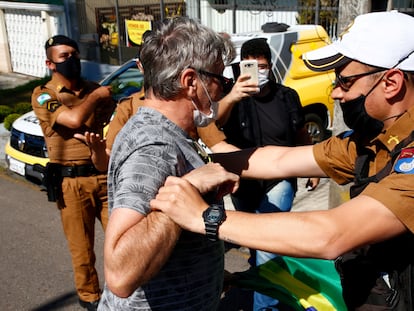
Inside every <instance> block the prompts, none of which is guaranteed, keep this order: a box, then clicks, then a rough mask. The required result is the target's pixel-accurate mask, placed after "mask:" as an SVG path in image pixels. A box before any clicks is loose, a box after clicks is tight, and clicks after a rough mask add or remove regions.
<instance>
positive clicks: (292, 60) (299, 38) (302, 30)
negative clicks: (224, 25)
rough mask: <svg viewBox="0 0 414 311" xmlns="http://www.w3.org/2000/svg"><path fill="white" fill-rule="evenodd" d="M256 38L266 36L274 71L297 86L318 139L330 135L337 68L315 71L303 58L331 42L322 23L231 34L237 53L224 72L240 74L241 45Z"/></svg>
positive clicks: (277, 77) (281, 80)
mask: <svg viewBox="0 0 414 311" xmlns="http://www.w3.org/2000/svg"><path fill="white" fill-rule="evenodd" d="M253 38H266V39H267V42H268V43H269V46H270V49H271V51H272V74H273V78H274V79H275V81H276V82H278V83H281V84H283V85H286V86H289V87H291V88H293V89H295V90H296V91H297V92H298V94H299V97H300V100H301V103H302V106H303V107H304V111H305V120H306V127H307V129H308V131H309V133H310V134H311V136H312V139H313V141H314V142H318V141H321V140H323V139H325V138H327V137H328V136H330V133H331V132H330V130H329V128H330V127H331V125H332V120H333V110H334V101H333V99H332V98H331V97H330V93H331V91H332V82H333V81H334V79H335V76H334V72H333V71H330V72H314V71H311V70H309V69H308V68H307V67H306V66H305V64H304V63H303V61H302V59H301V55H302V54H303V53H305V52H307V51H310V50H314V49H317V48H319V47H322V46H325V45H327V44H329V43H331V40H330V38H329V35H328V34H327V32H326V31H325V29H324V28H323V27H322V26H319V25H296V26H291V27H289V28H287V29H286V30H285V31H280V32H263V31H260V32H249V33H243V34H233V35H231V40H232V42H233V43H234V45H235V47H236V52H237V57H236V60H235V61H234V62H233V64H232V66H231V67H229V68H226V70H225V72H224V75H225V76H227V77H233V78H237V77H238V76H239V74H240V69H239V62H240V48H241V46H242V44H243V43H244V42H245V41H247V40H250V39H253Z"/></svg>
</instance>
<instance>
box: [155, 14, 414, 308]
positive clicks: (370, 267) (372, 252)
mask: <svg viewBox="0 0 414 311" xmlns="http://www.w3.org/2000/svg"><path fill="white" fill-rule="evenodd" d="M413 27H414V18H413V17H411V16H409V15H406V14H403V13H398V12H396V11H392V12H375V13H368V14H364V15H360V16H358V17H356V18H355V20H354V22H353V23H352V24H351V25H350V27H348V28H347V29H346V30H345V32H344V33H343V34H342V35H341V36H339V39H338V40H337V41H335V42H334V43H333V44H330V45H328V46H325V47H322V48H320V49H316V50H314V51H311V52H308V53H306V54H305V55H304V56H303V59H304V61H305V64H306V65H307V66H308V67H310V68H311V69H312V70H315V71H325V70H330V69H334V70H335V74H336V80H335V84H334V88H333V90H332V94H331V96H332V97H333V98H334V99H336V100H338V101H339V104H340V106H341V108H342V112H343V118H344V122H345V124H346V125H348V127H349V128H350V129H352V130H351V131H348V132H346V133H343V134H341V135H338V136H336V137H331V138H329V139H327V140H325V141H323V142H321V143H319V144H316V145H313V146H301V147H290V148H289V147H276V146H266V147H262V148H257V149H256V150H244V151H242V152H239V153H234V154H230V155H222V156H221V161H222V163H223V164H225V167H226V168H228V169H230V170H232V171H235V172H239V173H241V174H242V176H244V177H247V178H248V177H250V178H258V177H259V178H267V179H269V178H280V177H291V176H303V177H304V176H319V177H330V178H332V179H333V180H334V181H336V182H337V183H339V184H346V183H352V182H354V186H353V187H352V191H351V200H349V201H347V202H345V203H343V204H341V205H340V206H338V207H335V208H332V209H329V210H327V211H307V212H300V213H294V212H291V213H270V214H261V215H259V214H246V213H240V212H233V211H229V212H228V213H227V218H226V217H225V215H220V216H221V217H214V218H213V217H210V218H207V219H206V217H205V218H204V221H205V222H206V224H205V223H204V221H203V217H202V215H208V214H207V213H204V214H203V211H207V212H208V211H209V209H208V204H207V203H205V202H204V203H201V202H200V200H199V199H200V198H199V195H198V194H197V192H196V191H195V190H194V189H193V188H194V187H192V186H191V185H189V184H188V183H186V182H185V180H184V179H180V178H174V177H169V179H167V181H166V186H165V187H164V188H161V189H160V190H159V194H158V196H157V200H153V201H152V202H151V206H152V208H153V209H158V210H162V211H164V212H165V213H167V214H168V216H169V217H170V218H172V219H173V220H174V221H175V222H177V223H179V224H181V225H182V226H183V228H185V229H189V230H191V231H194V232H198V233H206V232H207V233H208V231H207V230H206V229H208V226H210V227H211V226H212V225H215V229H216V231H215V233H216V235H218V237H220V238H221V239H224V240H227V241H232V242H233V243H237V244H241V245H244V246H247V247H252V248H257V249H262V250H265V251H271V252H275V253H278V254H283V255H290V256H297V257H313V258H325V259H335V258H337V261H336V264H337V267H338V272H340V274H341V281H342V286H343V297H344V301H345V303H346V304H347V307H348V309H349V310H414V304H413V301H414V297H413V296H414V289H413V284H412V280H413V271H414V269H413V267H414V256H413V254H412V253H413V252H411V251H409V250H410V249H411V248H412V246H413V245H414V217H413V206H414V74H413V73H414V41H413V40H409V39H408V38H409V37H410V35H411V32H412V31H411V29H412V28H413ZM226 156H227V158H225V157H226ZM216 159H217V157H216ZM199 178H200V179H201V180H202V178H203V176H202V175H201V176H199ZM212 222H213V223H212ZM241 228H242V229H241ZM362 246H364V247H363V248H361V247H362ZM357 249H358V251H356V250H357Z"/></svg>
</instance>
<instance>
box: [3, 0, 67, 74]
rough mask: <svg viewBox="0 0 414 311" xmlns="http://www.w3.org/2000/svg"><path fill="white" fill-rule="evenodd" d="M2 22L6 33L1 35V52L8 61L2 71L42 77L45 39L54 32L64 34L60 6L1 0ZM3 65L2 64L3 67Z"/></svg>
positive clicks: (63, 22) (62, 10)
mask: <svg viewBox="0 0 414 311" xmlns="http://www.w3.org/2000/svg"><path fill="white" fill-rule="evenodd" d="M0 10H2V13H3V22H4V24H2V25H0V27H1V28H2V31H4V33H5V36H2V37H1V38H0V39H1V40H4V43H3V42H1V44H0V48H1V49H2V50H1V51H0V55H1V54H2V53H4V54H9V56H10V57H9V58H5V61H7V62H8V63H9V64H7V65H3V66H2V68H1V69H2V70H4V71H5V72H8V71H10V69H11V71H13V72H18V73H22V74H26V75H31V76H35V77H44V76H45V75H46V74H47V73H48V72H47V68H46V66H45V59H46V56H45V49H44V44H45V42H46V40H47V39H48V38H49V37H50V36H52V35H55V34H66V33H67V31H66V21H65V16H64V9H63V7H62V6H56V5H47V4H39V3H36V4H34V3H21V2H8V1H0ZM3 67H4V68H3Z"/></svg>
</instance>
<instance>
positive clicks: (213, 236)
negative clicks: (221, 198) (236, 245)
mask: <svg viewBox="0 0 414 311" xmlns="http://www.w3.org/2000/svg"><path fill="white" fill-rule="evenodd" d="M203 219H204V225H205V230H206V236H207V238H208V239H209V240H210V241H217V240H218V229H219V227H220V225H221V224H222V223H223V222H224V220H226V211H225V209H224V207H223V206H222V205H217V204H213V205H210V206H209V207H208V208H207V209H206V210H205V211H204V212H203Z"/></svg>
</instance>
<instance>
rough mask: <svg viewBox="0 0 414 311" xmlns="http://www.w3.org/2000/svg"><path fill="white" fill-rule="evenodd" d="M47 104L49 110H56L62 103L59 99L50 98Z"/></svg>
mask: <svg viewBox="0 0 414 311" xmlns="http://www.w3.org/2000/svg"><path fill="white" fill-rule="evenodd" d="M46 105H47V106H46V109H47V110H49V111H50V112H55V111H56V109H58V108H59V107H60V104H59V102H58V101H57V100H50V101H48V102H47V104H46Z"/></svg>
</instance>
